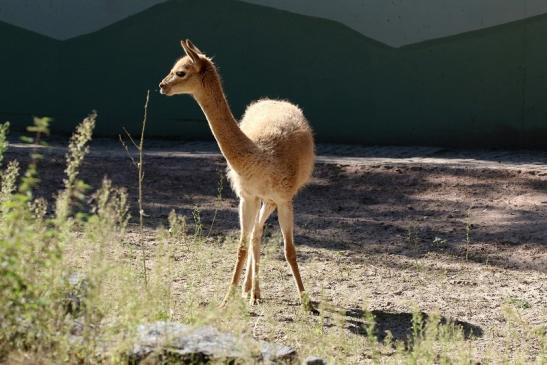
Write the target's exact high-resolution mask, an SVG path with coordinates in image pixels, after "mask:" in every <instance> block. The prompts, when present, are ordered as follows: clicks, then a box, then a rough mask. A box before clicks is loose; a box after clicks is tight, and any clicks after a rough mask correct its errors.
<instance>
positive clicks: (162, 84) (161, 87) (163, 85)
mask: <svg viewBox="0 0 547 365" xmlns="http://www.w3.org/2000/svg"><path fill="white" fill-rule="evenodd" d="M164 87H165V83H164V82H163V81H162V82H160V89H163V88H164Z"/></svg>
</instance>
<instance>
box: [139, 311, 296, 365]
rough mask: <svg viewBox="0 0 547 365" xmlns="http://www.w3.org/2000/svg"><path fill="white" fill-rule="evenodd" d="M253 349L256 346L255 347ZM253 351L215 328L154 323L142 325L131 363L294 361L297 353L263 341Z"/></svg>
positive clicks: (288, 348) (161, 322) (285, 347)
mask: <svg viewBox="0 0 547 365" xmlns="http://www.w3.org/2000/svg"><path fill="white" fill-rule="evenodd" d="M251 347H253V346H251ZM256 349H257V351H251V350H250V349H249V347H248V346H245V345H244V344H243V343H242V342H241V340H240V339H239V338H237V337H236V336H233V335H231V334H227V333H222V332H219V331H218V330H217V329H215V328H214V327H211V326H204V327H198V328H191V327H189V326H185V325H182V324H180V323H176V322H163V321H160V322H154V323H147V324H142V325H140V326H138V328H137V338H136V340H135V344H134V346H133V349H132V352H131V354H129V360H130V363H132V364H138V363H140V362H141V361H142V360H144V359H147V360H149V359H150V358H152V357H157V360H158V362H165V361H176V362H180V363H193V364H195V363H207V362H209V361H210V360H215V361H218V360H222V361H226V362H236V360H237V359H249V358H250V357H251V358H254V359H256V361H268V362H274V361H283V362H287V361H290V360H291V359H292V358H293V357H294V356H295V355H296V351H295V350H294V349H292V348H290V347H287V346H283V345H279V344H275V343H269V342H264V341H262V342H259V343H257V344H256Z"/></svg>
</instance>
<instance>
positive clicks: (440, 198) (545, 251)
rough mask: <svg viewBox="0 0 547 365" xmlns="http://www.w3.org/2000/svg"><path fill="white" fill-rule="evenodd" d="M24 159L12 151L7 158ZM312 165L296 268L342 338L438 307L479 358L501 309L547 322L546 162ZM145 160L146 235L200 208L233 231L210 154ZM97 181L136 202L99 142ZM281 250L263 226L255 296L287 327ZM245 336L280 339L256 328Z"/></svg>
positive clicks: (132, 185)
mask: <svg viewBox="0 0 547 365" xmlns="http://www.w3.org/2000/svg"><path fill="white" fill-rule="evenodd" d="M28 152H29V151H28V147H24V146H20V145H15V146H12V147H11V148H10V150H9V152H8V154H7V159H8V160H9V159H11V158H18V159H25V156H27V154H28ZM44 153H45V154H46V158H45V159H44V161H43V162H42V166H41V168H40V171H41V177H42V183H41V186H42V188H41V190H40V194H44V195H45V196H51V195H52V194H53V193H54V192H55V191H57V190H58V189H60V187H61V184H62V171H63V169H64V165H65V162H64V157H63V154H64V150H63V149H62V148H61V147H60V146H58V147H53V148H48V149H47V150H44ZM318 154H319V155H320V157H319V158H318V163H317V166H316V169H315V173H314V177H313V180H312V182H311V183H310V185H309V186H308V187H307V188H306V189H305V190H303V191H302V193H301V194H300V195H299V196H298V198H297V200H296V205H295V207H296V208H295V209H296V223H297V230H296V242H297V244H298V250H299V262H300V263H301V270H302V274H303V277H304V278H305V283H306V285H307V288H308V291H309V292H310V293H311V295H312V296H313V297H315V298H320V299H323V300H328V302H329V303H332V305H334V306H335V307H336V308H338V311H339V312H340V311H342V313H343V315H344V316H346V317H347V326H348V329H349V330H350V331H353V332H357V333H358V332H359V331H360V330H361V329H362V328H361V324H360V323H359V321H357V322H355V319H352V317H355V313H359V310H360V308H362V306H363V305H364V304H365V303H367V304H368V305H369V306H370V307H371V308H372V309H374V310H375V311H376V312H375V313H376V315H377V318H378V322H379V324H378V328H379V331H380V332H382V331H383V330H382V328H387V329H390V330H391V331H392V332H393V333H394V336H395V337H396V338H399V339H403V340H404V337H405V334H406V333H407V332H408V331H409V328H410V327H409V326H408V323H409V320H410V317H409V314H408V313H409V312H410V311H411V310H412V308H414V307H415V306H417V307H418V308H419V309H420V310H421V311H424V312H426V313H429V312H431V311H433V310H435V309H438V310H439V311H440V312H441V314H442V315H443V316H444V317H446V318H451V319H455V320H459V321H461V323H462V324H463V325H464V327H466V328H467V331H471V332H470V333H472V334H474V335H475V336H480V337H479V338H478V339H477V340H475V341H477V347H478V348H479V349H481V348H482V350H481V351H486V349H484V348H483V347H484V346H485V345H484V344H486V343H487V342H488V341H491V340H492V339H495V338H496V336H499V337H500V341H501V338H503V336H504V331H503V330H502V328H503V325H504V323H505V319H504V317H503V315H502V310H501V308H502V306H503V304H504V303H512V304H516V305H517V306H518V307H520V308H521V309H522V310H523V314H522V320H523V321H528V322H527V323H529V324H530V325H542V324H545V323H546V322H547V299H546V298H547V229H546V225H547V154H545V153H532V152H504V151H490V152H487V151H451V150H440V149H435V148H363V147H351V146H319V147H318ZM145 161H146V165H145V170H146V175H145V196H146V198H145V200H146V214H148V215H149V217H148V218H147V224H148V225H149V226H150V227H156V226H157V225H159V224H164V225H166V224H167V222H166V221H167V219H166V218H167V215H168V214H169V212H170V211H171V210H172V209H175V210H176V211H177V212H178V213H179V214H182V215H185V216H187V217H188V219H189V220H190V221H191V217H192V210H194V209H195V208H197V209H199V211H200V214H201V221H202V223H203V225H204V227H205V230H206V231H207V230H208V229H209V227H210V224H211V220H212V217H213V215H214V212H215V209H218V212H217V216H216V220H215V223H214V226H213V228H212V235H213V236H219V237H221V238H222V237H225V236H233V235H235V234H236V233H237V222H238V219H237V199H236V197H235V196H234V194H233V193H232V192H231V190H230V189H229V187H228V186H227V184H226V182H224V188H223V190H222V200H220V201H219V200H218V199H217V194H218V182H219V176H222V175H223V172H224V169H225V162H224V160H223V158H222V157H221V156H220V155H219V154H218V152H217V151H216V148H215V146H214V145H213V144H209V143H187V144H182V143H177V142H162V141H150V142H148V144H147V153H146V157H145ZM103 176H108V177H110V178H111V179H112V180H113V182H114V184H115V185H122V186H128V187H129V192H130V195H131V197H132V199H133V201H134V200H135V197H136V172H135V170H134V168H133V166H132V165H131V163H130V161H129V159H128V157H127V156H126V155H125V152H124V150H123V149H122V147H121V146H120V145H119V143H117V142H115V141H110V140H97V141H95V142H94V143H93V147H92V153H91V155H90V156H89V158H87V160H86V162H85V164H84V168H83V169H82V177H83V178H84V179H85V180H86V181H87V182H89V183H90V184H91V185H93V186H97V185H98V184H99V182H100V180H101V179H102V177H103ZM133 206H135V204H133ZM133 215H134V216H136V215H137V214H136V212H134V214H133ZM280 240H281V239H280V235H279V232H278V228H277V224H276V221H275V218H271V219H270V220H269V223H268V228H267V230H266V239H265V247H264V254H265V260H264V262H263V264H262V271H261V272H262V276H263V279H262V282H263V284H262V290H263V295H264V297H265V298H266V304H268V301H269V303H270V304H271V305H273V306H274V312H275V311H277V312H275V313H273V316H274V317H275V318H276V319H277V320H278V321H279V322H280V323H284V322H291V321H294V316H295V314H294V313H295V312H294V305H295V304H296V301H295V293H294V289H293V287H292V285H293V284H292V281H291V277H290V273H289V270H288V269H287V268H286V267H285V263H284V260H283V255H282V252H281V251H282V250H281V248H280ZM232 256H233V250H229V249H227V248H226V249H223V248H220V249H219V253H218V257H216V258H215V260H213V261H212V262H211V265H212V267H213V268H217V270H221V271H222V272H218V273H216V275H215V277H217V276H218V277H224V278H226V279H227V277H228V272H229V270H230V267H231V260H232V259H233V257H232ZM181 280H184V279H183V278H181ZM215 280H216V279H215ZM219 280H221V279H219ZM211 281H214V280H213V279H212V280H211ZM225 281H226V280H225ZM219 284H220V286H221V287H223V286H224V283H223V282H221V283H218V282H215V283H211V284H210V287H207V288H203V290H204V292H210V293H211V296H210V298H209V301H219V300H220V297H221V296H222V294H223V293H220V292H219V290H218V288H219ZM276 305H278V306H276ZM286 308H292V309H290V310H287V309H286ZM352 314H353V315H352ZM357 317H359V315H357ZM352 321H354V322H352ZM352 326H353V327H352ZM280 331H281V332H282V330H280ZM253 333H254V334H255V335H256V336H257V337H263V338H265V339H270V340H271V339H283V336H284V334H283V333H276V334H275V335H272V333H271V331H268V330H267V329H265V328H262V327H261V326H255V328H254V329H253ZM272 336H273V337H274V338H271V337H272ZM378 336H379V337H382V336H383V335H382V333H379V335H378ZM481 344H482V345H481ZM481 346H483V347H481Z"/></svg>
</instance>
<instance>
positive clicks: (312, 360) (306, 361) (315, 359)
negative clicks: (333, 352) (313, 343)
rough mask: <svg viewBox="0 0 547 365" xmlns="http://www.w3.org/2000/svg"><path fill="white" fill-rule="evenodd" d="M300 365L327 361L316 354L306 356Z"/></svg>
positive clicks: (319, 363)
mask: <svg viewBox="0 0 547 365" xmlns="http://www.w3.org/2000/svg"><path fill="white" fill-rule="evenodd" d="M302 365H327V362H326V361H325V360H323V359H322V358H320V357H317V356H308V357H306V358H305V359H304V361H303V362H302Z"/></svg>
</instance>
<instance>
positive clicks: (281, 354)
mask: <svg viewBox="0 0 547 365" xmlns="http://www.w3.org/2000/svg"><path fill="white" fill-rule="evenodd" d="M260 355H261V356H260V360H263V361H267V362H273V361H279V360H290V359H292V358H293V357H294V356H296V350H295V349H293V348H291V347H289V346H285V345H281V344H278V343H273V342H266V341H260Z"/></svg>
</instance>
